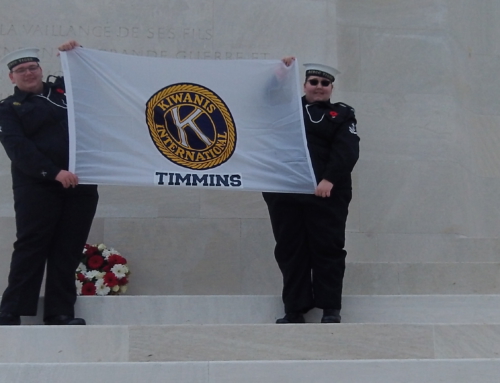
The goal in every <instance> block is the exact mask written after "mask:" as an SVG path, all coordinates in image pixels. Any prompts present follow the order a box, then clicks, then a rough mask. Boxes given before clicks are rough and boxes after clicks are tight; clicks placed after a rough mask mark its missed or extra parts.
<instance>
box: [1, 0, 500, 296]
mask: <svg viewBox="0 0 500 383" xmlns="http://www.w3.org/2000/svg"><path fill="white" fill-rule="evenodd" d="M0 1H1V2H2V13H1V14H0V55H3V54H5V53H8V52H9V51H12V50H15V49H18V48H20V47H25V46H37V47H39V48H41V64H42V66H43V68H44V72H45V74H50V73H52V74H60V67H59V59H58V58H57V49H56V47H57V46H58V45H59V44H60V43H62V42H64V41H66V40H68V39H76V40H77V41H79V42H80V43H81V44H82V45H84V46H86V47H89V48H95V49H101V50H106V51H113V52H118V53H124V54H133V55H148V56H158V57H169V58H179V59H184V58H191V59H201V60H205V59H221V60H226V59H271V58H272V59H276V58H281V57H282V56H284V55H296V56H297V57H298V59H299V61H300V62H306V61H318V62H324V63H328V64H330V65H333V66H337V67H338V68H339V70H340V71H341V72H342V73H341V75H339V76H338V81H337V82H336V90H335V93H334V96H333V99H334V100H339V101H344V102H346V103H348V104H350V105H352V106H354V107H355V108H356V114H357V117H358V131H359V134H360V137H361V151H362V152H361V158H360V161H359V163H358V165H357V166H356V169H355V172H354V175H353V179H354V198H353V202H352V204H351V208H350V216H349V220H348V233H347V250H348V252H349V254H348V261H349V264H348V269H347V275H346V283H345V284H346V288H345V292H346V293H348V294H429V293H444V294H448V293H466V294H469V293H478V292H481V293H499V292H500V285H499V282H500V278H499V269H500V263H499V261H498V253H499V249H500V242H499V240H498V237H499V231H500V228H499V225H498V222H499V214H498V207H497V203H496V197H497V195H498V190H500V182H499V175H500V151H499V150H498V144H499V143H500V133H499V132H500V130H499V128H498V126H500V116H499V115H500V112H499V109H498V106H497V104H498V99H499V96H500V90H499V89H500V86H499V85H500V77H499V76H498V73H499V69H500V61H499V59H498V57H499V56H500V41H499V40H498V38H497V36H498V35H500V26H499V25H500V24H498V23H497V20H498V17H499V16H500V3H499V4H497V3H495V2H493V1H482V2H477V1H472V0H420V1H416V0H394V1H382V0H378V1H373V0H355V1H353V0H337V1H334V0H330V1H329V0H254V1H237V0H162V1H160V0H85V1H84V0H76V1H73V2H66V1H64V0H47V1H44V2H39V1H34V0H31V1H30V0H19V1H17V2H14V3H7V2H6V1H5V0H0ZM145 70H147V68H145ZM7 73H8V72H7V70H6V68H0V97H1V98H3V97H5V96H7V95H8V94H10V92H11V89H12V87H11V85H10V82H9V81H8V76H7ZM100 194H101V201H100V204H99V209H98V213H97V217H96V219H95V222H94V226H93V229H92V232H91V235H90V238H89V242H105V243H106V244H107V245H108V246H114V247H116V248H117V249H119V250H120V251H121V252H122V253H123V255H125V256H126V257H127V258H128V260H129V262H130V263H131V267H132V271H133V274H132V276H131V284H130V289H129V292H130V294H136V295H138V294H278V293H279V292H280V288H281V277H280V273H279V271H278V268H277V266H276V265H275V262H274V259H273V244H274V242H273V238H272V234H271V228H270V224H269V220H268V216H267V211H266V207H265V204H264V202H263V200H262V198H261V196H260V194H259V193H251V192H223V191H197V190H189V189H185V190H168V189H165V188H161V189H157V188H154V187H151V188H141V187H116V186H113V187H110V186H107V187H104V186H103V187H100ZM13 217H14V212H13V208H12V193H11V183H10V170H9V161H8V158H7V156H6V155H5V153H4V151H3V150H0V259H2V260H3V264H4V265H7V264H8V262H9V259H10V254H11V250H12V242H13V241H14V239H15V228H14V218H13ZM7 274H8V270H7V267H4V268H3V269H2V272H1V273H0V290H3V289H4V287H5V286H6V278H7Z"/></svg>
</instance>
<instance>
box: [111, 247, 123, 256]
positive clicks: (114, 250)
mask: <svg viewBox="0 0 500 383" xmlns="http://www.w3.org/2000/svg"><path fill="white" fill-rule="evenodd" d="M109 251H110V252H111V253H113V254H116V255H121V254H120V253H119V252H118V251H117V250H116V249H114V248H112V247H111V248H110V249H109Z"/></svg>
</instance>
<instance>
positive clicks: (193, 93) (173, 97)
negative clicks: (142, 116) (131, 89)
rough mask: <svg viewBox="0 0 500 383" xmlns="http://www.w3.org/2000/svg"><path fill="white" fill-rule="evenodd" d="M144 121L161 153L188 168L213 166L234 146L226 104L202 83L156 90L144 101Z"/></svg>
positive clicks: (233, 127) (233, 136) (232, 121)
mask: <svg viewBox="0 0 500 383" xmlns="http://www.w3.org/2000/svg"><path fill="white" fill-rule="evenodd" d="M146 122H147V124H148V127H149V133H150V135H151V139H152V140H153V142H154V144H155V146H156V148H157V149H158V150H159V151H160V153H161V154H163V155H164V156H165V157H166V158H168V159H169V160H170V161H172V162H173V163H175V164H177V165H180V166H184V167H186V168H189V169H196V170H203V169H211V168H215V167H216V166H219V165H221V164H223V163H224V162H226V161H227V160H228V159H229V158H230V157H231V156H232V155H233V153H234V150H235V148H236V128H235V126H234V120H233V117H232V116H231V113H230V111H229V109H228V107H227V106H226V104H225V103H224V101H222V99H221V98H220V97H219V96H217V95H216V94H215V93H214V92H212V91H211V90H210V89H208V88H205V87H203V86H201V85H197V84H189V83H179V84H173V85H170V86H167V87H165V88H163V89H161V90H159V91H158V92H156V93H155V94H154V95H153V96H151V98H150V99H149V100H148V102H147V103H146Z"/></svg>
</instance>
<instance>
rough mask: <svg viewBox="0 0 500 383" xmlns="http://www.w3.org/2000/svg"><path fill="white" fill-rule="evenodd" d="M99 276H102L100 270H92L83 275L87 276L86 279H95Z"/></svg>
mask: <svg viewBox="0 0 500 383" xmlns="http://www.w3.org/2000/svg"><path fill="white" fill-rule="evenodd" d="M99 274H100V272H99V270H90V271H86V272H84V273H83V275H85V278H87V279H94V278H96V277H97V275H99Z"/></svg>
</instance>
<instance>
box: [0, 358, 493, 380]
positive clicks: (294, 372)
mask: <svg viewBox="0 0 500 383" xmlns="http://www.w3.org/2000/svg"><path fill="white" fill-rule="evenodd" d="M499 373H500V360H499V359H485V360H463V361H454V360H392V361H385V360H383V361H381V360H376V361H256V362H163V363H81V364H47V363H39V364H0V382H2V383H4V382H5V383H7V382H8V383H26V382H38V381H40V382H52V383H67V382H69V381H70V382H72V383H87V382H88V381H92V382H96V383H101V382H102V383H104V382H108V381H109V376H112V377H113V380H115V379H116V380H117V381H120V382H140V381H146V382H149V383H178V382H183V383H234V382H241V383H276V382H290V383H302V382H304V381H314V382H317V383H330V382H332V379H333V377H334V379H335V382H338V383H367V382H370V383H400V382H405V383H429V382H454V383H469V382H471V381H474V382H481V383H497V382H498V374H499Z"/></svg>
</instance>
